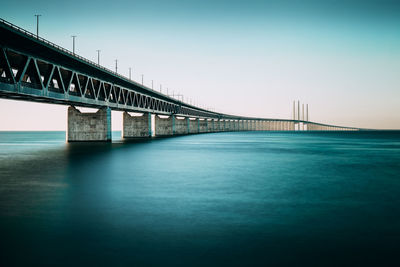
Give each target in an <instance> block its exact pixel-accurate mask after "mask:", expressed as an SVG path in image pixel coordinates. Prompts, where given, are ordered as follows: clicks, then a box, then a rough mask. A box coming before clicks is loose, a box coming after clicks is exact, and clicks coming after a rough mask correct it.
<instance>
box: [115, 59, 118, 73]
mask: <svg viewBox="0 0 400 267" xmlns="http://www.w3.org/2000/svg"><path fill="white" fill-rule="evenodd" d="M115 73H118V59H116V60H115Z"/></svg>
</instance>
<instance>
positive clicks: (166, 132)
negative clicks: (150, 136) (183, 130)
mask: <svg viewBox="0 0 400 267" xmlns="http://www.w3.org/2000/svg"><path fill="white" fill-rule="evenodd" d="M154 122H155V136H170V135H174V134H175V116H169V117H168V118H160V117H159V116H158V115H156V116H155V121H154Z"/></svg>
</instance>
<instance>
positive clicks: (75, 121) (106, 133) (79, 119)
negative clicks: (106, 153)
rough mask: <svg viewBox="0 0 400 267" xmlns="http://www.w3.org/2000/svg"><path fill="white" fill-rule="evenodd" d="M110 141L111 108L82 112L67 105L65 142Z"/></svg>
mask: <svg viewBox="0 0 400 267" xmlns="http://www.w3.org/2000/svg"><path fill="white" fill-rule="evenodd" d="M87 141H101V142H111V109H110V108H101V109H99V110H98V111H97V112H91V113H83V112H80V111H79V110H78V109H76V108H75V107H73V106H70V107H68V122H67V142H87Z"/></svg>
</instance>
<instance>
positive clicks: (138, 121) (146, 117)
mask: <svg viewBox="0 0 400 267" xmlns="http://www.w3.org/2000/svg"><path fill="white" fill-rule="evenodd" d="M122 125H123V127H122V138H150V137H151V113H148V112H146V113H143V115H141V116H131V115H130V114H129V113H128V112H126V111H125V112H124V113H123V116H122Z"/></svg>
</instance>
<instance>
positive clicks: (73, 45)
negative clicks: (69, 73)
mask: <svg viewBox="0 0 400 267" xmlns="http://www.w3.org/2000/svg"><path fill="white" fill-rule="evenodd" d="M71 37H72V53H73V54H74V55H75V38H76V35H71Z"/></svg>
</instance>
